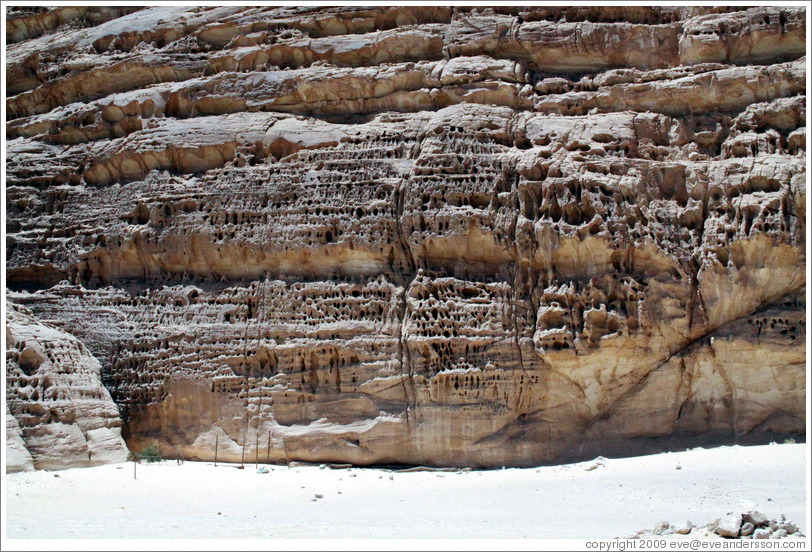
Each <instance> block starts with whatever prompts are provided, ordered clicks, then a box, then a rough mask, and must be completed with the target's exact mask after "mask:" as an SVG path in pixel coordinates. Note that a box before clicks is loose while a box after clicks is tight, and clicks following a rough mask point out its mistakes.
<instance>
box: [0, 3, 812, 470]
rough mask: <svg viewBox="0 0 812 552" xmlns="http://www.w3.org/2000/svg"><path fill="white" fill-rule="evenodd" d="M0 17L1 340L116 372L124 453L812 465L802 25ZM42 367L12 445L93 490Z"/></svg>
mask: <svg viewBox="0 0 812 552" xmlns="http://www.w3.org/2000/svg"><path fill="white" fill-rule="evenodd" d="M8 14H9V18H8V23H7V30H8V36H9V44H8V45H7V47H6V54H7V55H6V69H7V75H8V77H7V91H8V92H7V97H6V107H7V114H8V117H7V121H6V135H7V139H8V142H7V145H8V147H7V151H8V154H7V172H6V192H7V202H6V209H7V211H6V213H7V215H6V216H7V218H6V229H7V242H6V246H7V249H6V267H7V276H8V278H7V286H8V297H9V300H10V301H11V303H9V305H10V307H9V312H10V313H12V314H10V317H9V320H8V322H7V328H11V330H7V332H8V331H12V332H13V331H14V327H15V326H14V324H15V322H14V321H15V320H16V319H17V318H19V317H25V320H26V324H29V325H30V324H39V325H41V327H48V328H54V330H53V331H54V332H56V331H57V330H56V329H58V332H60V334H59V335H60V337H59V338H58V339H57V338H56V337H54V340H55V341H58V342H59V343H60V345H59V346H60V347H67V346H68V345H69V346H70V347H72V348H75V351H74V353H71V355H72V356H71V357H70V361H69V363H72V364H71V367H70V368H68V367H67V366H66V367H65V370H74V371H76V372H77V373H83V370H90V371H94V370H96V369H97V368H96V367H97V366H98V365H97V364H95V363H100V365H101V374H102V381H103V383H104V387H99V386H98V385H97V386H96V387H94V388H93V389H94V393H96V394H98V395H99V397H98V400H99V401H103V404H104V405H105V406H104V407H103V408H102V407H101V406H100V407H99V409H100V410H99V412H100V413H99V414H97V415H96V416H95V417H93V418H92V419H93V420H96V421H99V424H101V421H100V420H104V423H103V424H101V425H99V426H98V427H102V426H103V427H105V428H107V430H106V431H111V432H112V433H115V432H116V431H118V424H121V429H122V432H123V435H124V438H125V439H126V441H127V444H128V445H129V447H130V448H131V449H133V450H136V451H139V450H141V449H143V448H144V447H146V446H147V445H149V444H152V443H156V444H158V445H159V446H160V447H161V449H162V451H163V453H164V454H166V455H168V456H181V455H182V456H183V457H185V458H186V459H190V458H198V459H203V460H212V459H214V458H215V455H216V456H217V458H218V459H219V460H224V461H234V462H239V461H242V460H243V459H246V458H247V459H252V460H253V459H260V460H267V461H273V462H284V461H291V460H308V461H319V462H323V461H335V462H353V463H357V464H375V463H405V464H434V465H457V466H501V465H531V464H537V463H541V462H554V461H560V460H564V459H572V458H581V457H585V456H587V455H594V454H633V453H639V452H648V451H653V450H663V449H666V448H669V447H679V446H686V445H697V444H704V443H713V442H717V443H718V442H760V441H762V442H763V441H767V440H772V439H775V438H776V437H778V436H785V435H793V436H798V435H803V433H804V431H805V406H804V405H805V400H806V396H805V386H806V381H805V373H804V363H805V355H806V348H805V338H806V320H805V314H804V313H805V299H804V297H805V280H806V269H805V263H806V258H805V241H804V240H805V237H804V236H805V216H806V215H805V212H806V211H805V210H806V161H805V155H806V111H805V104H806V97H805V94H806V84H805V83H806V58H805V54H806V51H805V42H806V35H805V23H806V11H805V9H803V8H799V7H779V8H772V7H756V8H744V7H735V8H711V7H702V8H692V7H676V8H668V7H609V6H593V7H567V8H555V7H544V6H542V7H524V8H511V7H494V8H466V7H417V6H415V7H379V8H362V7H344V8H337V7H336V8H310V7H306V8H281V7H262V8H250V7H239V6H233V7H232V6H229V7H216V8H212V7H203V8H196V7H192V6H185V7H158V8H145V9H137V10H136V9H134V8H101V7H97V8H60V9H56V10H44V9H35V8H12V9H11V11H9V12H8ZM14 305H21V306H24V307H25V308H27V309H30V312H31V315H29V314H16V313H17V310H16V309H17V308H18V307H16V306H14ZM34 317H35V318H34ZM49 331H51V330H49ZM14 339H15V340H20V339H21V338H18V337H15V338H14ZM15 342H16V341H15ZM26 345H28V343H26ZM18 349H19V347H18ZM71 350H73V349H71ZM23 354H25V350H24V348H23V349H20V350H17V349H15V348H14V346H13V345H12V344H11V340H10V345H9V349H8V351H7V382H8V386H9V393H8V396H7V398H8V404H9V405H11V408H12V414H14V416H15V417H17V419H19V420H20V424H19V426H20V430H18V429H15V426H14V424H13V423H11V422H10V423H7V434H8V435H11V436H15V435H18V434H20V432H21V435H22V439H23V441H24V443H25V445H26V447H27V450H28V451H30V455H31V456H32V458H33V465H34V466H37V467H42V466H46V464H47V466H52V465H54V463H60V462H62V463H63V465H74V464H78V463H81V462H88V459H87V458H86V456H87V455H86V451H85V449H82V450H79V449H81V446H86V447H89V449H88V450H90V449H93V446H95V445H93V443H96V441H93V440H91V439H90V435H89V431H90V430H88V429H86V428H85V427H84V426H83V425H82V423H79V422H78V419H77V422H76V424H74V425H72V426H70V427H72V428H74V429H71V431H74V430H77V431H78V430H81V431H79V432H80V433H82V432H84V433H82V435H83V437H84V439H85V441H84V442H86V443H87V445H81V443H82V442H83V441H82V440H81V439H79V437H80V435H79V434H78V433H77V434H76V435H75V439H73V437H70V439H69V437H68V436H67V430H65V435H66V437H65V439H64V440H53V439H52V440H50V441H47V443H51V444H50V445H48V444H47V443H46V441H44V440H39V441H37V440H36V439H33V440H32V438H31V437H29V433H30V432H31V431H33V430H32V429H31V427H33V426H29V425H27V424H29V420H28V418H26V419H25V420H23V419H22V418H20V415H19V414H18V412H17V411H15V408H17V409H22V410H26V409H28V410H30V409H31V408H33V406H32V405H37V404H40V402H41V401H42V399H41V398H40V399H35V398H33V397H32V393H34V392H35V390H37V389H39V388H38V387H37V386H34V385H32V384H31V383H30V378H31V377H32V375H31V374H28V375H20V374H19V371H20V370H23V371H25V370H24V368H22V364H21V363H20V358H22V357H21V355H23ZM9 359H10V360H9ZM65 362H68V361H65ZM23 364H24V363H23ZM108 390H109V394H110V396H112V399H113V401H114V402H115V405H113V403H111V402H109V401H107V402H104V401H105V399H106V395H105V394H106V393H108ZM38 392H39V393H40V394H42V393H43V392H44V391H43V390H42V389H39V391H38ZM60 396H62V395H61V394H60ZM64 400H73V399H72V398H71V397H69V396H65V397H64ZM76 400H79V399H76ZM82 400H84V399H82ZM15 401H16V402H15ZM26 401H28V402H26ZM38 401H39V402H38ZM99 404H101V403H99ZM15 405H16V406H15ZM111 407H112V409H111ZM116 407H117V409H118V410H119V412H120V421H119V418H118V417H117V416H118V414H116V413H115V412H114V410H115V409H116ZM37 408H39V407H37ZM49 408H50V407H49ZM49 411H50V410H49ZM102 411H103V414H102V413H101V412H102ZM41 415H43V414H40V416H41ZM96 421H94V422H93V424H96ZM30 423H34V422H30ZM36 423H37V424H40V423H42V424H44V423H45V422H40V421H38V422H36ZM37 427H39V426H37ZM43 427H44V426H43ZM87 427H90V426H87ZM77 428H78V429H77ZM92 431H96V426H95V425H94V426H93V429H92ZM27 432H28V433H27ZM71 435H73V434H71ZM94 435H95V434H94ZM111 435H112V434H111ZM108 437H109V439H108ZM16 439H17V438H16V437H15V438H14V439H12V438H11V437H10V438H9V442H10V443H12V441H13V443H16V444H13V443H12V444H11V445H10V446H16V447H17V448H18V449H19V448H20V446H19V442H18V441H17V440H16ZM71 439H73V440H71ZM94 439H95V437H94ZM63 441H64V444H63ZM68 441H70V442H68ZM102 441H103V442H104V443H105V444H104V445H103V446H102V445H99V446H101V447H102V448H103V449H104V450H106V451H115V454H119V451H120V450H121V449H120V448H117V447H118V445H117V444H115V443H114V442H113V437H112V436H105V438H104V439H102ZM49 447H50V448H51V449H53V450H50V451H49V450H48V449H49ZM215 449H216V450H215ZM15 450H16V449H15ZM93 450H96V449H93ZM18 452H19V454H17V455H16V456H14V458H15V460H14V462H16V463H17V464H18V465H19V466H20V469H24V467H25V466H29V464H30V463H31V460H28V459H26V458H25V457H24V454H23V452H24V450H23V449H21V450H20V451H18ZM99 454H101V453H99ZM109 454H110V455H112V456H110V458H112V457H113V456H115V454H114V453H113V452H109ZM43 455H44V456H43ZM83 455H84V456H83ZM92 456H93V460H92V461H96V458H99V461H101V457H100V456H99V457H97V456H96V453H95V452H94V453H93V455H92ZM68 457H70V458H73V459H72V460H69V459H67V458H68ZM43 458H48V459H47V460H45V459H43ZM60 458H61V459H62V460H59V459H60ZM116 458H117V456H116ZM9 462H11V460H9Z"/></svg>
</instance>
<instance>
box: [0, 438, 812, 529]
mask: <svg viewBox="0 0 812 552" xmlns="http://www.w3.org/2000/svg"><path fill="white" fill-rule="evenodd" d="M807 449H808V447H807V445H805V444H784V445H776V444H773V445H765V446H758V447H738V446H734V447H720V448H714V449H693V450H690V451H686V452H679V453H665V454H658V455H653V456H643V457H636V458H625V459H597V460H593V461H589V462H581V463H577V464H568V465H562V466H550V467H542V468H530V469H504V470H496V471H471V472H453V473H448V472H446V473H439V472H418V473H398V472H391V471H387V470H379V469H359V468H355V469H339V470H333V469H329V468H320V467H319V466H303V467H292V468H287V467H284V466H268V467H267V469H268V473H257V470H256V469H255V467H254V465H253V464H246V466H245V469H242V470H241V469H237V468H236V467H235V466H234V465H231V464H220V465H218V466H217V467H214V466H213V465H212V464H211V463H207V462H198V463H193V462H186V463H184V464H183V465H180V466H179V465H177V463H176V462H175V461H165V462H163V463H160V464H142V465H138V466H137V479H133V465H132V464H131V463H127V464H115V465H108V466H102V467H97V468H85V469H71V470H65V471H61V472H43V471H39V472H28V473H17V474H9V475H7V476H6V479H5V485H4V487H5V494H6V497H5V499H6V504H5V506H6V507H5V508H4V512H5V517H6V519H5V525H4V530H5V531H6V534H5V535H4V536H5V537H7V538H8V539H42V538H47V539H76V538H79V539H84V538H87V539H96V538H105V539H137V538H167V539H168V538H173V539H174V538H195V539H199V538H205V539H216V538H250V539H268V538H297V539H336V538H350V539H367V538H387V539H388V538H399V539H425V538H429V539H447V538H451V539H491V538H500V539H566V538H580V539H583V538H614V537H628V536H631V535H632V534H634V533H635V532H636V531H638V530H640V529H650V528H652V527H653V526H654V525H655V524H656V523H657V522H660V521H669V522H672V523H674V522H678V521H682V520H685V519H688V520H690V521H692V522H693V523H694V524H697V525H700V524H704V523H707V522H709V521H713V520H714V519H716V518H718V517H720V516H722V515H724V514H725V513H727V512H729V511H741V512H744V511H747V510H750V509H756V510H759V511H761V512H763V513H764V514H766V515H767V516H768V517H771V518H775V519H778V518H780V516H781V515H785V516H786V518H787V519H788V520H790V521H793V522H795V524H796V525H798V526H799V527H800V528H801V530H802V531H803V532H804V534H807V535H808V530H809V527H808V525H807V524H808V518H807V503H806V496H807V488H806V487H807V482H806V470H807V454H808V450H807ZM319 495H320V496H321V498H319ZM7 542H8V543H11V542H12V541H7Z"/></svg>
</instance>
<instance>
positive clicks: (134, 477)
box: [133, 458, 138, 479]
mask: <svg viewBox="0 0 812 552" xmlns="http://www.w3.org/2000/svg"><path fill="white" fill-rule="evenodd" d="M136 464H138V462H136V461H135V458H133V479H138V476H137V475H136V473H135V472H136V470H135V466H136Z"/></svg>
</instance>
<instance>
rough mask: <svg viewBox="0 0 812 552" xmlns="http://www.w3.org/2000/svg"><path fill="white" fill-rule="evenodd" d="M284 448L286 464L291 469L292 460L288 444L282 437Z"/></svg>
mask: <svg viewBox="0 0 812 552" xmlns="http://www.w3.org/2000/svg"><path fill="white" fill-rule="evenodd" d="M282 447H283V448H284V449H285V463H286V464H287V465H288V467H290V458H288V442H287V441H286V440H285V438H284V437H282Z"/></svg>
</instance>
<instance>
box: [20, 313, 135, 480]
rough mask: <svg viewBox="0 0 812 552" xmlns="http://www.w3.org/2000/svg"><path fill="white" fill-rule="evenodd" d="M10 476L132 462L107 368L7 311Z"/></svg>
mask: <svg viewBox="0 0 812 552" xmlns="http://www.w3.org/2000/svg"><path fill="white" fill-rule="evenodd" d="M6 343H7V349H6V385H7V391H6V438H7V439H8V444H7V445H6V469H7V470H8V471H20V470H25V469H30V468H32V467H34V468H37V469H62V468H70V467H78V466H96V465H99V464H104V463H107V462H122V461H124V460H126V459H127V446H126V445H125V444H124V440H123V439H122V437H121V419H120V416H119V411H118V408H117V407H116V405H115V404H114V403H113V401H112V399H111V398H110V393H109V392H108V391H107V389H105V388H104V386H103V385H102V382H101V364H99V361H98V360H96V358H95V357H94V356H93V355H92V354H91V353H90V352H89V351H88V350H87V347H85V345H84V344H83V343H82V342H80V341H79V340H78V339H76V338H75V337H73V336H71V335H69V334H67V333H65V332H63V331H61V330H58V329H56V328H54V327H52V326H49V325H46V324H42V323H40V322H39V321H38V320H37V319H36V318H34V317H33V316H32V315H31V312H30V311H28V309H26V308H24V307H20V306H17V305H14V304H12V303H8V304H7V306H6Z"/></svg>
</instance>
